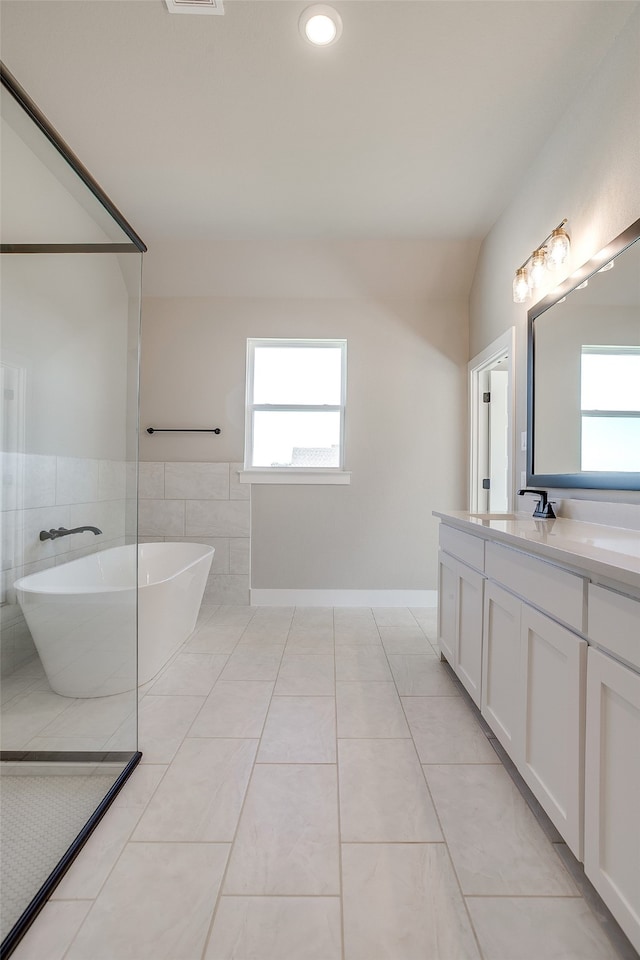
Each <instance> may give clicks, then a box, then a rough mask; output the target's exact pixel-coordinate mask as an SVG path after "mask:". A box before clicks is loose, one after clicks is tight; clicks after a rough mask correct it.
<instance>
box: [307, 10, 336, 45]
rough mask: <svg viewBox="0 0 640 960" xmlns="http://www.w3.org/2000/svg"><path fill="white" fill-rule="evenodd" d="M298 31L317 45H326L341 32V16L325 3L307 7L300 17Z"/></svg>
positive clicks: (332, 41) (333, 41) (333, 40)
mask: <svg viewBox="0 0 640 960" xmlns="http://www.w3.org/2000/svg"><path fill="white" fill-rule="evenodd" d="M300 33H301V34H302V36H303V37H304V38H305V40H308V41H309V43H313V44H314V45H315V46H317V47H328V46H329V44H331V43H335V42H336V40H338V39H339V38H340V34H341V33H342V18H341V17H340V14H339V13H338V12H337V10H334V9H333V7H330V6H328V5H327V4H325V3H315V4H314V5H313V6H312V7H307V9H306V10H304V11H303V13H302V16H301V17H300Z"/></svg>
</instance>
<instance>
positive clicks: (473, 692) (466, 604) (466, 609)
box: [455, 563, 484, 707]
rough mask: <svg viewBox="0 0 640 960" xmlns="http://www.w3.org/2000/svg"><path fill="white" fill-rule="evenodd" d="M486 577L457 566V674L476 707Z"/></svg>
mask: <svg viewBox="0 0 640 960" xmlns="http://www.w3.org/2000/svg"><path fill="white" fill-rule="evenodd" d="M483 583H484V577H483V576H482V574H480V573H477V572H476V571H475V570H472V569H471V568H470V567H467V566H465V565H464V564H463V563H461V564H459V565H458V629H457V631H456V633H457V639H458V651H457V658H456V666H455V671H456V673H457V674H458V676H459V677H460V680H461V681H462V683H463V685H464V687H465V688H466V690H467V692H468V693H469V694H470V696H471V698H472V700H473V701H474V703H475V704H476V706H478V707H479V706H480V705H481V690H482V596H483Z"/></svg>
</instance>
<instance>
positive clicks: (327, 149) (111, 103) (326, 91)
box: [0, 0, 637, 243]
mask: <svg viewBox="0 0 640 960" xmlns="http://www.w3.org/2000/svg"><path fill="white" fill-rule="evenodd" d="M334 5H335V7H336V8H337V9H338V10H339V11H340V14H341V16H342V20H343V34H342V37H341V39H340V41H339V42H338V43H336V44H335V45H333V46H330V47H327V48H314V47H312V46H311V45H309V44H308V43H306V42H305V41H304V40H303V39H302V38H301V36H300V33H299V31H298V18H299V16H300V13H301V12H302V10H303V9H304V8H305V7H306V6H307V3H305V2H298V0H225V13H224V16H175V15H171V14H169V13H168V12H167V10H166V7H165V5H164V4H163V2H162V0H44V2H43V0H29V2H27V0H2V2H1V4H0V16H1V21H0V25H1V28H2V42H1V47H0V51H1V55H2V59H3V61H4V62H5V64H6V65H7V66H8V68H9V69H10V70H11V71H12V72H13V73H14V75H15V76H16V78H17V79H18V80H19V82H20V83H21V84H22V85H23V86H24V87H25V89H26V90H27V92H28V93H29V94H30V95H31V96H32V97H33V98H34V100H35V101H36V102H37V103H38V105H39V106H40V108H41V109H42V110H43V112H44V113H45V114H46V115H47V116H48V118H49V119H50V121H51V122H52V123H53V124H54V126H55V127H56V128H57V129H58V130H59V131H60V133H61V134H62V136H63V137H64V138H65V139H66V140H67V142H68V143H69V144H70V145H71V146H72V148H73V149H74V150H75V152H76V153H77V154H78V156H79V157H80V158H81V160H82V161H83V162H84V163H85V165H86V166H87V167H88V168H89V170H90V171H91V172H92V174H93V175H94V176H95V177H96V179H97V180H98V182H99V183H100V184H101V185H102V186H103V188H104V189H105V190H106V191H107V193H108V194H109V195H110V196H111V198H112V199H113V200H114V202H115V203H116V205H117V206H118V207H120V208H121V209H122V211H123V212H124V213H125V215H126V216H127V218H128V219H129V220H130V222H131V223H132V224H133V225H134V227H135V229H136V230H137V231H138V232H139V233H140V234H141V236H143V237H144V239H145V240H146V241H147V242H149V243H151V242H153V241H154V240H155V241H168V240H171V241H175V240H177V239H184V240H192V241H197V240H215V239H222V238H229V239H232V238H236V239H242V238H244V239H246V238H266V237H273V238H291V237H301V238H323V237H332V238H343V239H348V238H351V239H355V238H382V237H384V238H411V239H426V240H428V239H431V238H450V239H465V238H480V237H482V236H483V235H484V234H485V233H486V232H487V231H488V229H489V228H490V226H491V224H492V223H493V222H494V220H495V219H496V217H497V216H498V215H499V213H500V211H501V210H502V209H503V208H504V206H505V205H506V204H507V203H508V202H509V200H510V198H511V197H512V195H513V193H514V191H515V190H516V189H517V187H518V184H519V182H521V181H522V179H523V178H524V177H526V175H527V170H528V168H529V167H530V165H531V163H532V162H533V161H534V159H535V156H536V154H537V152H538V151H539V150H540V148H541V146H542V145H543V143H544V142H545V140H546V139H547V138H548V137H549V136H550V135H551V134H552V132H553V130H554V128H555V126H556V125H557V124H558V123H561V122H564V123H571V104H572V102H573V101H574V100H575V98H576V96H577V95H578V94H579V92H580V91H581V89H582V88H583V86H584V85H585V83H586V82H587V80H588V78H589V76H590V75H591V74H592V73H593V71H594V70H596V69H597V67H598V64H599V62H600V60H601V59H602V57H603V56H604V55H605V53H606V52H607V51H608V49H609V48H610V46H611V44H612V43H613V41H614V39H615V37H616V35H617V34H618V33H619V32H620V31H621V30H622V29H624V23H625V21H626V19H627V18H628V17H629V16H630V14H631V13H632V12H633V9H634V7H636V6H637V4H636V3H629V2H617V0H588V2H582V0H567V2H565V0H512V2H502V0H497V2H493V0H335V4H334ZM611 109H615V104H612V105H611ZM594 136H597V131H594Z"/></svg>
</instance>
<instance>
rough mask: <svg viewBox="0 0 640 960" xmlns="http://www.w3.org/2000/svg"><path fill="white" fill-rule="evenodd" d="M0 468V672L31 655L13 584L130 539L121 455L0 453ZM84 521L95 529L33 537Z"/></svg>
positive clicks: (130, 487)
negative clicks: (107, 457) (96, 530)
mask: <svg viewBox="0 0 640 960" xmlns="http://www.w3.org/2000/svg"><path fill="white" fill-rule="evenodd" d="M0 474H1V478H2V487H1V499H2V503H1V506H2V558H1V559H2V583H1V585H0V620H1V623H2V644H1V646H0V666H1V669H2V672H3V674H4V675H8V674H10V673H12V672H14V671H15V670H17V669H18V668H19V667H20V666H21V665H22V664H24V663H25V662H26V661H28V660H29V659H30V658H32V657H34V656H35V647H34V645H33V641H32V639H31V634H30V633H29V629H28V627H27V625H26V623H25V621H24V617H23V616H22V612H21V610H20V607H19V605H18V603H17V599H16V594H15V590H14V583H15V582H16V580H19V579H20V577H25V576H27V575H28V574H30V573H36V572H37V571H38V570H46V569H47V568H48V567H52V566H55V565H56V564H59V563H66V562H68V561H69V560H75V559H77V558H78V557H81V556H85V555H86V554H89V553H94V552H96V551H97V550H105V549H106V548H108V547H115V546H120V545H121V544H123V543H125V542H126V541H127V540H131V539H132V537H133V534H134V533H135V487H136V471H135V464H132V463H126V462H125V461H122V460H98V459H89V458H86V459H85V458H80V457H54V456H45V455H41V454H22V453H4V452H2V453H0ZM163 486H164V479H163ZM163 495H164V490H163V493H162V496H163ZM89 525H90V526H94V527H98V528H99V529H100V530H102V534H101V535H100V536H95V535H94V534H93V533H90V532H88V533H79V534H74V535H73V536H72V537H63V538H60V539H58V540H45V541H41V540H40V531H41V530H49V529H51V528H52V527H61V526H64V527H69V528H70V529H71V528H73V527H81V526H89Z"/></svg>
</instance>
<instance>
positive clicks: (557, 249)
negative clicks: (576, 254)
mask: <svg viewBox="0 0 640 960" xmlns="http://www.w3.org/2000/svg"><path fill="white" fill-rule="evenodd" d="M570 249H571V243H570V240H569V235H568V234H567V233H566V231H565V230H563V229H562V227H557V228H556V229H555V230H554V231H553V233H552V234H551V239H550V240H549V243H548V244H547V260H548V262H549V266H550V267H551V268H552V269H555V268H556V267H560V266H561V265H562V264H563V263H564V262H565V260H566V259H567V257H568V256H569V250H570Z"/></svg>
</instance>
